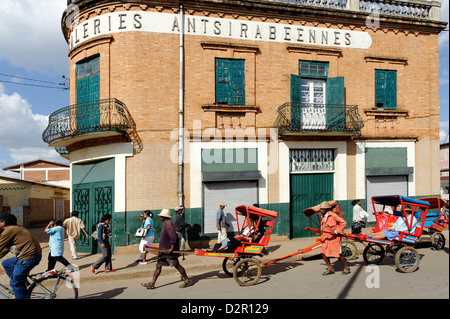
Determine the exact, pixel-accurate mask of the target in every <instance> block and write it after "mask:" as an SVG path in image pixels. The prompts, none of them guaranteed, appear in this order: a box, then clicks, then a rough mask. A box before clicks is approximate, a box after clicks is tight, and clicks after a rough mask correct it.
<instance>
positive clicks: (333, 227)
mask: <svg viewBox="0 0 450 319" xmlns="http://www.w3.org/2000/svg"><path fill="white" fill-rule="evenodd" d="M325 216H327V217H326V218H325ZM325 216H324V217H322V221H321V222H320V229H321V230H322V231H323V233H322V247H321V249H320V253H322V254H324V255H325V256H327V257H339V255H340V253H341V237H340V236H336V235H333V234H330V233H328V232H333V231H336V232H338V233H342V232H343V231H344V228H345V225H347V222H346V221H345V220H344V219H343V218H342V217H340V216H339V215H337V214H335V213H333V212H331V211H329V212H328V213H327V215H325Z"/></svg>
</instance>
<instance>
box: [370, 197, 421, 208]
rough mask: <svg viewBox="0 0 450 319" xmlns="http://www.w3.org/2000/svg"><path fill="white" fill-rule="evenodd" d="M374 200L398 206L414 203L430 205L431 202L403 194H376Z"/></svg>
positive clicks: (375, 202)
mask: <svg viewBox="0 0 450 319" xmlns="http://www.w3.org/2000/svg"><path fill="white" fill-rule="evenodd" d="M372 202H373V203H374V204H378V205H385V206H386V205H388V206H397V205H400V204H402V203H403V204H406V205H413V206H419V207H430V203H429V202H428V201H424V200H419V199H413V198H409V197H406V196H401V195H390V196H374V197H372Z"/></svg>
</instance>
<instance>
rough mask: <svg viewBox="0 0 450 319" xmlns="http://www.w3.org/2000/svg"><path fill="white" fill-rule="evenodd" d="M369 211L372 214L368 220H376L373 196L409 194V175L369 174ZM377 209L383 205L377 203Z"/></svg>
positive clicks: (379, 209)
mask: <svg viewBox="0 0 450 319" xmlns="http://www.w3.org/2000/svg"><path fill="white" fill-rule="evenodd" d="M366 189H367V212H368V213H369V214H370V216H369V217H368V218H367V221H369V222H372V221H375V216H374V215H372V213H373V207H372V197H373V196H384V195H403V196H408V176H406V175H391V176H367V188H366ZM375 208H376V210H377V211H381V210H382V209H383V206H381V205H376V207H375Z"/></svg>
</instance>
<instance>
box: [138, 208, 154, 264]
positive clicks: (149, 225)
mask: <svg viewBox="0 0 450 319" xmlns="http://www.w3.org/2000/svg"><path fill="white" fill-rule="evenodd" d="M152 217H153V213H152V212H151V211H149V210H146V211H144V223H143V224H142V226H141V228H144V229H147V233H146V234H145V237H142V239H141V242H140V243H139V251H140V252H141V257H142V261H140V262H139V264H140V265H146V264H147V260H146V258H147V251H146V250H145V247H146V246H151V245H152V244H153V241H154V240H155V233H154V231H153V219H152Z"/></svg>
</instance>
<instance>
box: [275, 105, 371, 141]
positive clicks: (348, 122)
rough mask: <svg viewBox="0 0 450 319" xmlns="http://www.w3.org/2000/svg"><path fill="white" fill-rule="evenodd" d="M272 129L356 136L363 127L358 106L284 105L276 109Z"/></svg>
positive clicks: (281, 131)
mask: <svg viewBox="0 0 450 319" xmlns="http://www.w3.org/2000/svg"><path fill="white" fill-rule="evenodd" d="M274 127H275V128H277V129H278V134H286V133H315V132H317V133H347V134H357V133H359V131H360V130H361V129H362V128H363V127H364V122H363V120H362V118H361V116H360V115H359V111H358V106H355V105H335V104H310V103H302V104H297V103H284V104H283V105H281V106H280V107H279V108H278V118H277V120H276V121H275V124H274Z"/></svg>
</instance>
